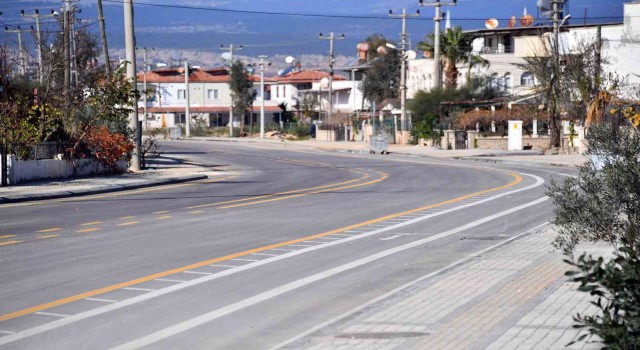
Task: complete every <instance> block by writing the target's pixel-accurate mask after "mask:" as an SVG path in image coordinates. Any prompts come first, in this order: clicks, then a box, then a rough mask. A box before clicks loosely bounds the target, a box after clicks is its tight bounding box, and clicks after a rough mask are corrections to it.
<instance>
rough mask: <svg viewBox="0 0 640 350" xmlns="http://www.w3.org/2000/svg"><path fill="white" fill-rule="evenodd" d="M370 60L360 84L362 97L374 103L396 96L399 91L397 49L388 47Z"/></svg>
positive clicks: (398, 56)
mask: <svg viewBox="0 0 640 350" xmlns="http://www.w3.org/2000/svg"><path fill="white" fill-rule="evenodd" d="M371 62H372V63H371V66H370V68H369V69H368V70H367V72H366V75H365V78H364V81H363V82H362V86H361V88H362V91H363V95H364V97H365V98H366V99H368V100H369V101H372V102H376V103H380V102H382V101H384V100H385V99H388V98H397V97H398V94H399V91H400V63H401V62H400V54H399V51H397V50H391V49H390V50H389V52H387V53H386V54H384V55H381V56H378V57H377V58H376V59H374V60H373V61H371Z"/></svg>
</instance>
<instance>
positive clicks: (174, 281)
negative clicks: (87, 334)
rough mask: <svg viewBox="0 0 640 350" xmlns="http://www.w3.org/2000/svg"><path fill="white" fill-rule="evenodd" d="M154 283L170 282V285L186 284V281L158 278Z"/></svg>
mask: <svg viewBox="0 0 640 350" xmlns="http://www.w3.org/2000/svg"><path fill="white" fill-rule="evenodd" d="M154 281H160V282H169V283H184V282H186V281H185V280H174V279H169V278H156V279H155V280H154Z"/></svg>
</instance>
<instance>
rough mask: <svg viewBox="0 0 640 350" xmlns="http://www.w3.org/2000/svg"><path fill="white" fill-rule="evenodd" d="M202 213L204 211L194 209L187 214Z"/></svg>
mask: <svg viewBox="0 0 640 350" xmlns="http://www.w3.org/2000/svg"><path fill="white" fill-rule="evenodd" d="M202 213H204V211H202V210H194V211H190V212H189V214H202Z"/></svg>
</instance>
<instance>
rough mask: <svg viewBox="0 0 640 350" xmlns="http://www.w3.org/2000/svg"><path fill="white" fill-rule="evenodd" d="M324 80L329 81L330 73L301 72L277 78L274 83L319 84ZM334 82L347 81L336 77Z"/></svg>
mask: <svg viewBox="0 0 640 350" xmlns="http://www.w3.org/2000/svg"><path fill="white" fill-rule="evenodd" d="M322 78H327V79H329V73H327V72H321V71H316V70H303V71H301V72H291V73H289V74H287V75H285V76H284V77H275V78H273V80H274V81H276V82H278V83H285V84H287V83H314V82H319V81H320V80H322ZM333 80H346V79H345V78H344V77H342V76H339V75H334V76H333Z"/></svg>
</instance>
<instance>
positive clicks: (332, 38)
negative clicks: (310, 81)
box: [320, 33, 345, 123]
mask: <svg viewBox="0 0 640 350" xmlns="http://www.w3.org/2000/svg"><path fill="white" fill-rule="evenodd" d="M344 38H345V36H344V34H342V35H340V36H335V34H334V33H331V34H330V35H329V36H324V35H322V33H320V39H324V40H329V111H328V112H329V113H328V115H327V123H330V122H331V116H332V114H333V64H334V63H335V61H336V60H335V56H334V51H333V42H334V41H335V40H336V39H338V40H344Z"/></svg>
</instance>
